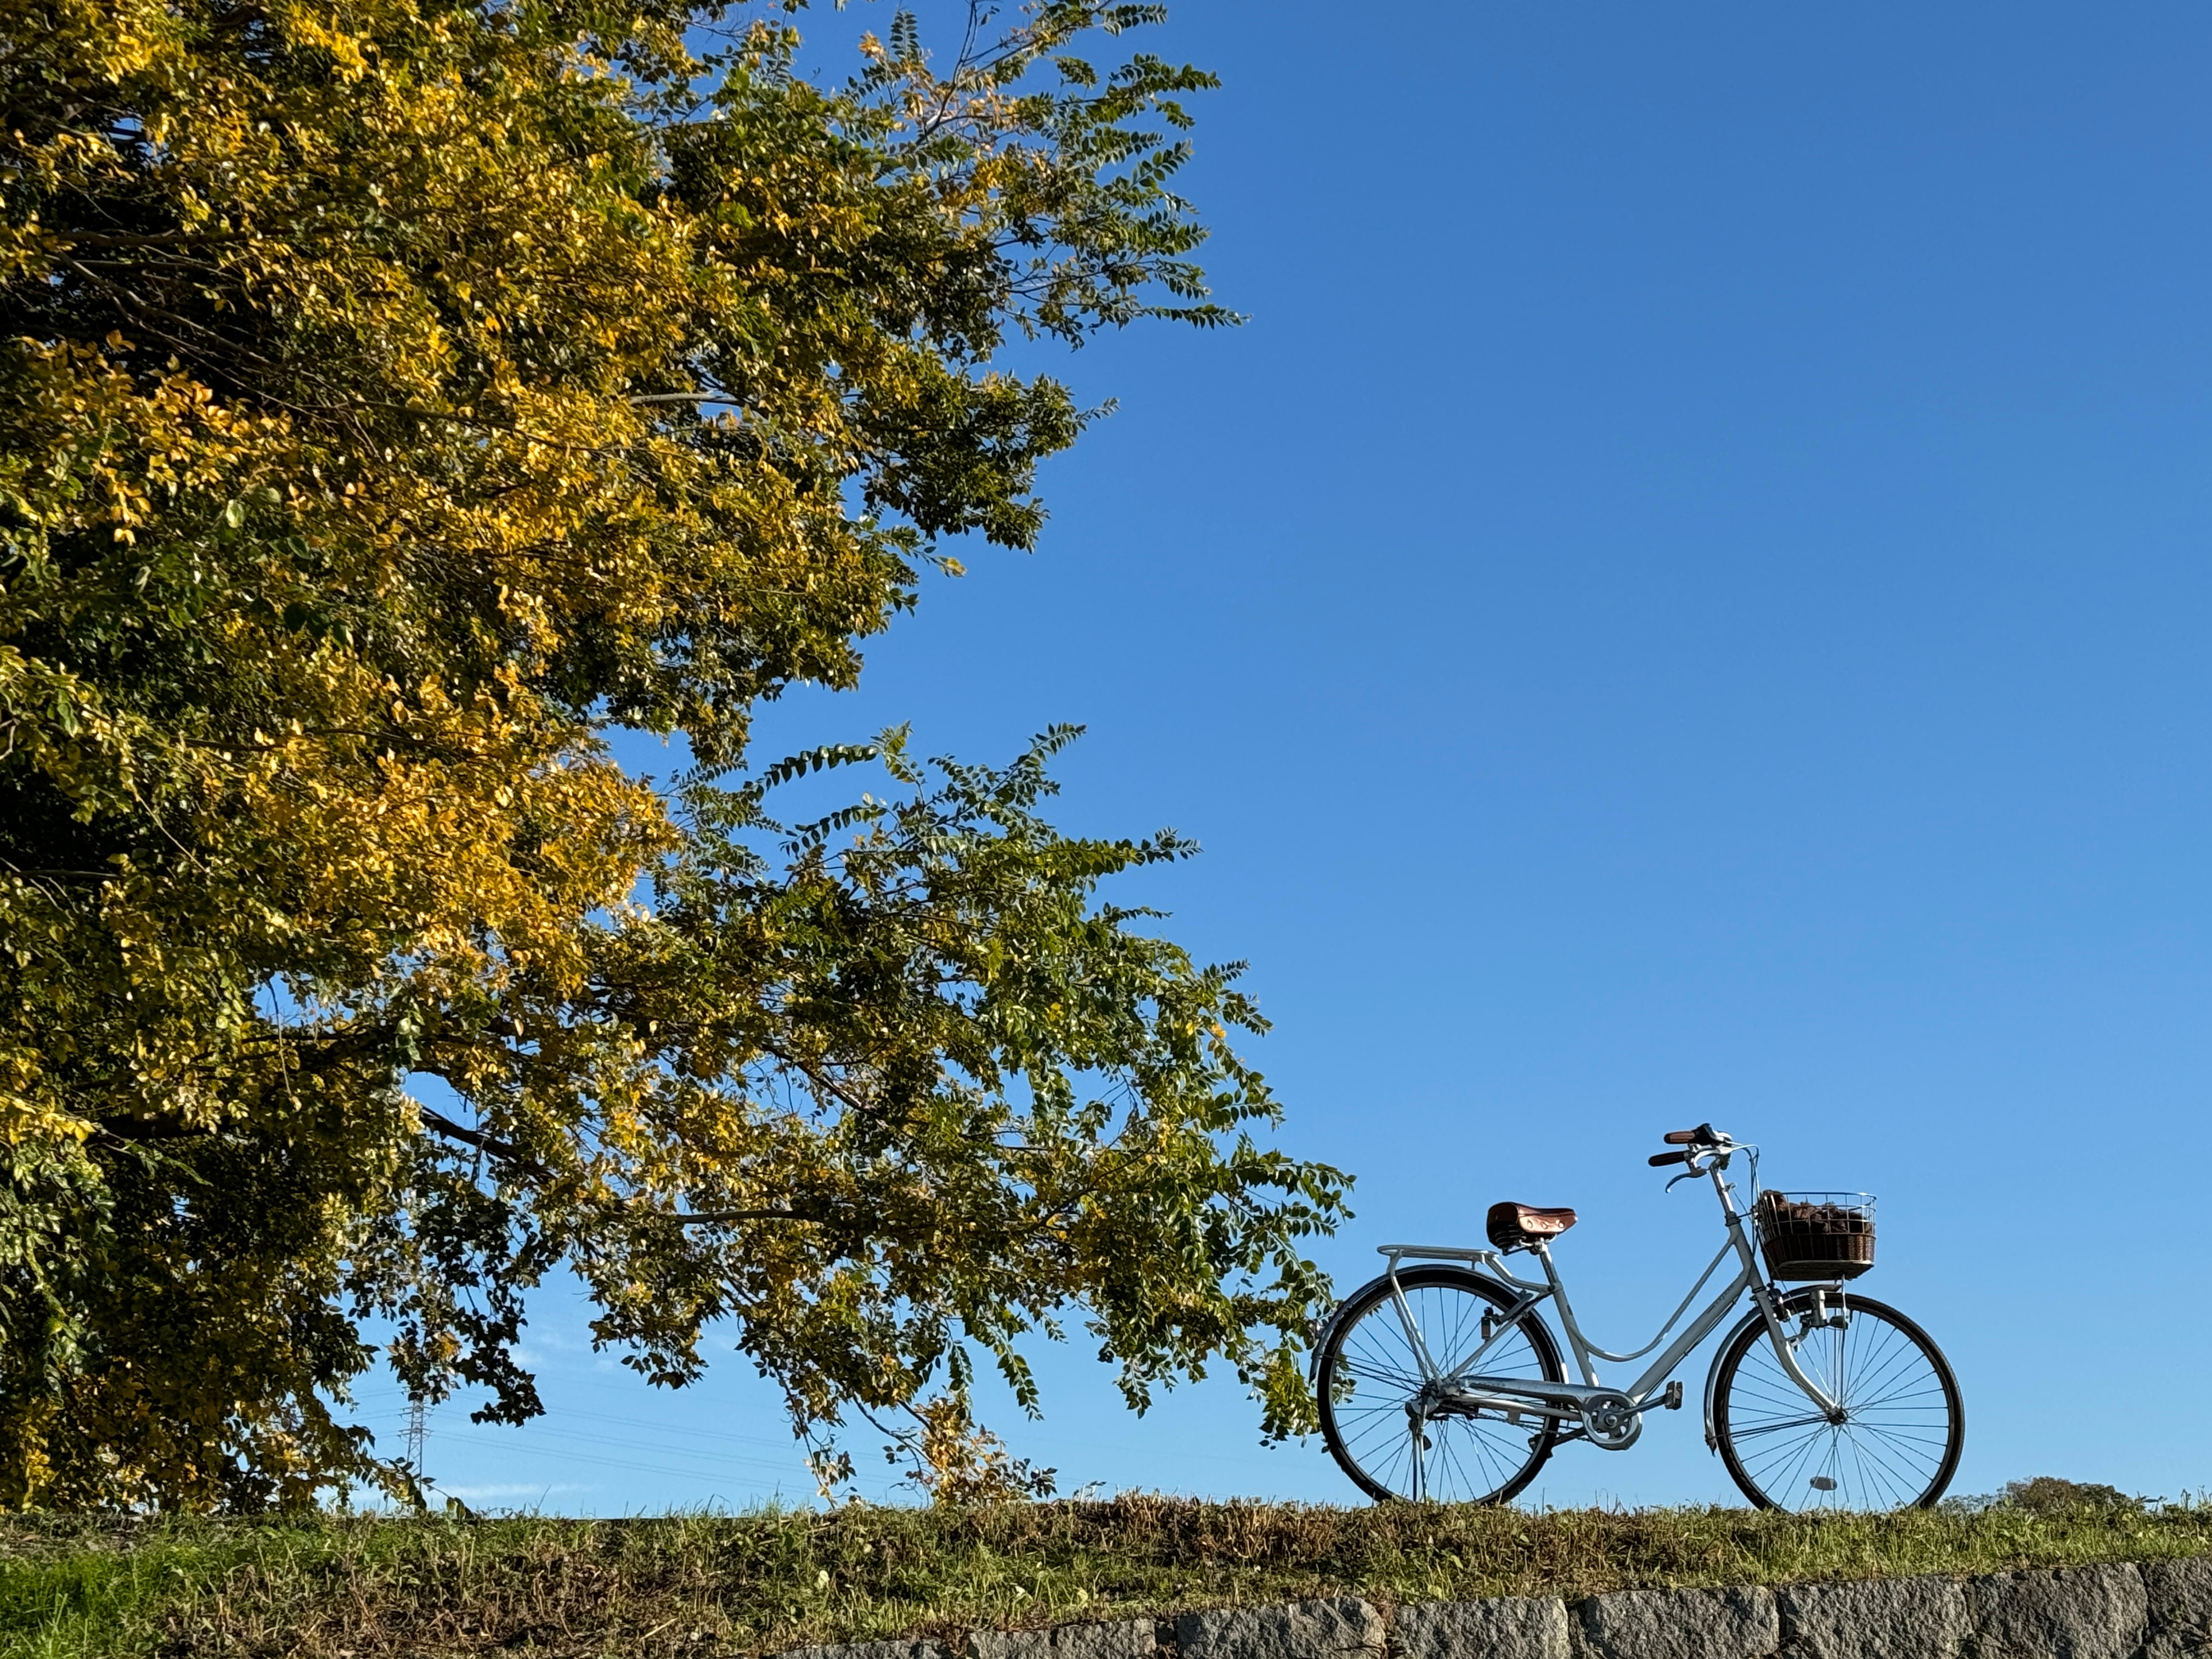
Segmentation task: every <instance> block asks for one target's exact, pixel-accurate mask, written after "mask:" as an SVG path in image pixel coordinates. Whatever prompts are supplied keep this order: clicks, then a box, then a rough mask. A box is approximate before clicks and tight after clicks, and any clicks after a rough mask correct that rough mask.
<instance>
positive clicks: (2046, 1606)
mask: <svg viewBox="0 0 2212 1659" xmlns="http://www.w3.org/2000/svg"><path fill="white" fill-rule="evenodd" d="M1966 1598H1967V1602H1968V1605H1969V1606H1970V1607H1972V1612H1973V1620H1974V1633H1973V1635H1972V1637H1971V1638H1969V1639H1968V1641H1967V1644H1966V1654H1967V1656H1968V1659H2132V1656H2133V1655H2134V1654H2135V1652H2136V1650H2137V1649H2139V1648H2141V1647H2142V1644H2143V1632H2144V1630H2145V1628H2146V1627H2147V1626H2148V1622H2149V1607H2148V1596H2147V1595H2145V1593H2144V1590H2143V1581H2142V1575H2141V1574H2139V1573H2138V1572H2136V1570H2135V1569H2134V1568H2133V1567H2131V1566H2117V1567H2060V1568H2057V1569H2056V1570H2055V1571H2045V1572H1993V1573H1990V1574H1989V1575H1988V1576H1987V1577H1981V1578H1971V1579H1969V1580H1967V1581H1966Z"/></svg>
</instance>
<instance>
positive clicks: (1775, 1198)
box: [1753, 1192, 1874, 1279]
mask: <svg viewBox="0 0 2212 1659" xmlns="http://www.w3.org/2000/svg"><path fill="white" fill-rule="evenodd" d="M1753 1214H1754V1215H1755V1216H1756V1217H1757V1218H1758V1220H1759V1248H1760V1249H1762V1250H1764V1251H1765V1254H1766V1270H1767V1272H1769V1273H1772V1274H1773V1275H1774V1276H1775V1278H1777V1279H1857V1277H1858V1276H1859V1275H1860V1274H1861V1273H1864V1272H1865V1271H1866V1270H1867V1269H1868V1268H1869V1267H1873V1266H1874V1200H1873V1198H1872V1197H1871V1196H1870V1195H1869V1194H1865V1193H1777V1192H1764V1193H1761V1194H1759V1202H1758V1203H1757V1204H1756V1205H1755V1206H1753Z"/></svg>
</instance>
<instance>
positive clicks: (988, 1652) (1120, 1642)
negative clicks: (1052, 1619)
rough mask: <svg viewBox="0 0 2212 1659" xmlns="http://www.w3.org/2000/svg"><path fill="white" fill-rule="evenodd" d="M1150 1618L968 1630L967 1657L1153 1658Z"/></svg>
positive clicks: (988, 1658)
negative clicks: (1050, 1626)
mask: <svg viewBox="0 0 2212 1659" xmlns="http://www.w3.org/2000/svg"><path fill="white" fill-rule="evenodd" d="M1154 1646H1155V1644H1154V1641H1153V1626H1152V1620H1149V1619H1120V1620H1112V1621H1110V1622H1109V1623H1105V1624H1097V1625H1054V1626H1052V1628H1051V1629H1049V1630H977V1631H970V1632H968V1654H969V1659H1153V1648H1154Z"/></svg>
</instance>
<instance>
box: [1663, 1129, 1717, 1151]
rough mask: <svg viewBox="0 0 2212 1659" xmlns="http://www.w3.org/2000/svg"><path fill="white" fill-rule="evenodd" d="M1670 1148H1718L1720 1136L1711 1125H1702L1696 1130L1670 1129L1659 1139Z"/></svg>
mask: <svg viewBox="0 0 2212 1659" xmlns="http://www.w3.org/2000/svg"><path fill="white" fill-rule="evenodd" d="M1659 1138H1660V1139H1662V1140H1663V1141H1665V1142H1666V1143H1667V1144H1668V1146H1719V1145H1720V1144H1721V1138H1720V1136H1719V1134H1718V1133H1717V1132H1716V1131H1715V1130H1714V1128H1713V1126H1712V1125H1711V1124H1710V1123H1700V1124H1699V1125H1698V1127H1696V1128H1694V1129H1669V1130H1668V1131H1667V1133H1665V1134H1663V1135H1662V1136H1660V1137H1659Z"/></svg>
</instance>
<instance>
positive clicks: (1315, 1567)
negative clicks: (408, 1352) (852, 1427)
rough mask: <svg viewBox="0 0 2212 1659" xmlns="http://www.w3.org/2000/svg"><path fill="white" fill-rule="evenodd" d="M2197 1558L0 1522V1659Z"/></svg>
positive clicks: (1920, 1523) (693, 1645)
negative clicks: (1353, 1594)
mask: <svg viewBox="0 0 2212 1659" xmlns="http://www.w3.org/2000/svg"><path fill="white" fill-rule="evenodd" d="M2205 1553H2212V1508H2200V1507H2196V1506H2182V1507H2167V1508H2163V1509H2156V1510H2151V1511H2149V1512H2145V1511H2144V1510H2142V1509H2141V1508H2140V1507H2136V1506H2129V1505H2122V1506H2109V1505H2108V1506H2103V1507H2099V1506H2093V1505H2092V1506H2084V1507H2069V1508H2061V1509H2058V1510H2044V1511H2040V1512H2039V1511H2038V1510H2033V1509H2028V1508H2023V1507H2021V1506H2018V1505H1999V1506H1997V1507H1994V1508H1988V1509H1984V1510H1979V1511H1978V1512H1973V1513H1936V1514H1923V1513H1913V1514H1907V1515H1895V1516H1846V1517H1840V1518H1838V1519H1833V1520H1825V1521H1823V1520H1808V1519H1800V1518H1792V1517H1790V1516H1773V1515H1760V1514H1756V1513H1753V1512H1750V1511H1747V1510H1735V1509H1711V1510H1645V1511H1641V1512H1624V1513H1607V1512H1602V1511H1594V1510H1561V1511H1553V1512H1550V1513H1544V1514H1528V1513H1523V1512H1521V1511H1517V1510H1471V1509H1447V1508H1431V1507H1419V1506H1412V1505H1401V1506H1395V1507H1388V1508H1379V1509H1357V1510H1337V1509H1322V1508H1315V1507H1306V1506H1301V1505H1279V1504H1195V1503H1188V1502H1182V1501H1179V1500H1170V1499H1166V1498H1144V1497H1128V1498H1118V1499H1115V1500H1114V1501H1112V1502H1108V1503H1095V1504H1083V1503H1071V1504H1039V1505H1034V1506H1030V1505H1010V1506H1006V1507H1004V1508H995V1509H984V1510H970V1511H964V1512H962V1511H945V1510H896V1509H869V1508H857V1507H856V1508H852V1509H847V1510H838V1511H836V1512H834V1513H829V1514H817V1513H808V1512H802V1511H784V1512H771V1513H761V1514H754V1515H744V1516H673V1517H669V1518H665V1519H653V1520H630V1521H561V1520H552V1519H544V1518H521V1519H505V1520H489V1521H474V1522H471V1521H449V1520H392V1519H373V1518H362V1517H355V1518H343V1517H334V1518H328V1519H320V1520H310V1521H283V1522H278V1521H271V1522H235V1521H234V1522H206V1521H197V1522H195V1521H181V1520H180V1521H164V1522H149V1523H141V1524H128V1523H119V1522H105V1521H103V1522H91V1521H84V1522H70V1521H65V1520H55V1519H47V1520H21V1519H19V1520H14V1521H9V1522H0V1654H4V1655H6V1656H9V1659H14V1656H18V1655H21V1656H25V1659H29V1656H37V1659H64V1656H68V1659H89V1656H94V1655H97V1656H101V1659H106V1656H122V1655H140V1654H161V1655H165V1656H176V1655H183V1654H198V1653H223V1654H252V1655H272V1656H273V1655H277V1654H286V1655H300V1656H303V1659H344V1656H354V1659H369V1656H398V1655H403V1654H404V1655H410V1656H459V1655H487V1656H488V1655H491V1654H494V1653H499V1654H530V1653H536V1654H560V1655H586V1654H594V1655H596V1654H622V1655H624V1656H660V1655H668V1656H676V1655H700V1656H704V1655H707V1654H709V1653H719V1654H731V1653H763V1652H772V1651H775V1650H780V1649H783V1648H788V1647H795V1646H799V1645H800V1644H806V1643H811V1642H824V1641H837V1640H844V1639H849V1638H872V1637H881V1636H890V1635H894V1634H897V1633H900V1632H917V1631H919V1632H937V1633H944V1634H951V1633H954V1632H959V1631H962V1630H964V1629H967V1628H969V1627H972V1626H981V1625H1008V1626H1019V1625H1041V1624H1048V1623H1053V1622H1056V1621H1060V1620H1084V1619H1099V1618H1114V1617H1132V1616H1136V1615H1140V1614H1146V1613H1154V1614H1158V1613H1170V1612H1173V1611H1175V1610H1176V1609H1179V1608H1185V1607H1200V1606H1209V1605H1212V1606H1219V1605H1224V1604H1229V1603H1236V1602H1255V1601H1278V1600H1283V1599H1286V1598H1291V1597H1298V1596H1310V1595H1334V1594H1342V1593H1346V1592H1356V1593H1358V1594H1360V1595H1365V1596H1367V1597H1369V1598H1370V1599H1371V1600H1374V1601H1378V1602H1383V1603H1390V1602H1398V1601H1426V1600H1432V1599H1438V1598H1451V1597H1469V1596H1483V1595H1529V1594H1544V1595H1568V1596H1574V1595H1588V1594H1591V1593H1594V1592H1599V1591H1604V1590H1612V1589H1632V1588H1639V1587H1651V1586H1668V1585H1692V1584H1729V1583H1770V1584H1772V1583H1790V1582H1792V1581H1795V1580H1802V1579H1820V1578H1856V1577H1871V1576H1875V1575H1881V1574H1893V1573H1913V1572H1986V1571H1995V1570H1999V1569H2003V1568H2012V1567H2025V1566H2056V1565H2068V1564H2071V1563H2080V1562H2090V1561H2113V1560H2144V1559H2154V1558H2157V1557H2164V1556H2177V1555H2197V1554H2205Z"/></svg>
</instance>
